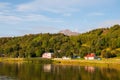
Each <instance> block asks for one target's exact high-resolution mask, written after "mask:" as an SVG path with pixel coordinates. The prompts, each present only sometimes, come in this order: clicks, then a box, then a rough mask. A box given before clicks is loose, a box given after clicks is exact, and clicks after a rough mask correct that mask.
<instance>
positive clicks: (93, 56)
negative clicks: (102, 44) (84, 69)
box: [84, 53, 96, 60]
mask: <svg viewBox="0 0 120 80" xmlns="http://www.w3.org/2000/svg"><path fill="white" fill-rule="evenodd" d="M84 58H85V60H94V59H96V55H95V53H90V54H87V55H86V56H85V57H84Z"/></svg>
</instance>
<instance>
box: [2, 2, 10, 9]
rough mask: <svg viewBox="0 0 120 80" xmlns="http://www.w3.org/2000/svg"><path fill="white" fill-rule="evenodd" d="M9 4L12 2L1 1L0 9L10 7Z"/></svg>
mask: <svg viewBox="0 0 120 80" xmlns="http://www.w3.org/2000/svg"><path fill="white" fill-rule="evenodd" d="M9 5H10V3H2V2H0V9H5V8H9V7H8V6H9Z"/></svg>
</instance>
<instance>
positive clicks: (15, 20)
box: [0, 15, 22, 24]
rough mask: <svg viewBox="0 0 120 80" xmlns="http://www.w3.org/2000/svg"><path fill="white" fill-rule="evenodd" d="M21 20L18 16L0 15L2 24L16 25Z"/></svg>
mask: <svg viewBox="0 0 120 80" xmlns="http://www.w3.org/2000/svg"><path fill="white" fill-rule="evenodd" d="M21 20H22V19H21V18H19V17H17V16H5V15H0V23H8V24H16V23H18V22H20V21H21Z"/></svg>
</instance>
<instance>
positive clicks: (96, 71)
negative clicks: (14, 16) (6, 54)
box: [0, 63, 120, 80]
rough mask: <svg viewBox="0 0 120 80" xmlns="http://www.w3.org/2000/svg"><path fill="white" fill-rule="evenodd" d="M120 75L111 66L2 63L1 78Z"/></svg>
mask: <svg viewBox="0 0 120 80" xmlns="http://www.w3.org/2000/svg"><path fill="white" fill-rule="evenodd" d="M119 75H120V71H119V70H117V69H115V68H110V67H101V68H100V67H92V66H73V65H53V64H44V65H42V64H31V63H24V64H20V63H19V64H18V63H14V64H8V63H1V64H0V80H16V79H17V80H120V76H119ZM4 78H6V79H4ZM10 78H11V79H10Z"/></svg>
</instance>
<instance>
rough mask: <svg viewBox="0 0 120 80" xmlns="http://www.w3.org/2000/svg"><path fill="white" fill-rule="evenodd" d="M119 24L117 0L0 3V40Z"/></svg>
mask: <svg viewBox="0 0 120 80" xmlns="http://www.w3.org/2000/svg"><path fill="white" fill-rule="evenodd" d="M114 24H120V0H0V37H4V36H20V35H25V34H36V33H48V32H49V33H57V32H59V31H60V30H64V29H70V30H72V31H77V32H80V33H82V32H86V31H89V30H92V29H96V28H101V27H108V26H112V25H114Z"/></svg>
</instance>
